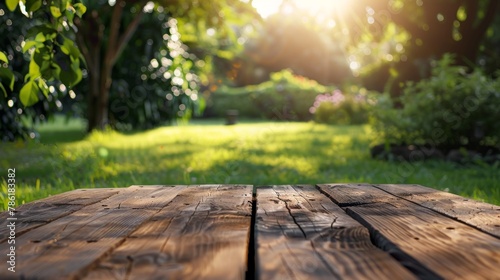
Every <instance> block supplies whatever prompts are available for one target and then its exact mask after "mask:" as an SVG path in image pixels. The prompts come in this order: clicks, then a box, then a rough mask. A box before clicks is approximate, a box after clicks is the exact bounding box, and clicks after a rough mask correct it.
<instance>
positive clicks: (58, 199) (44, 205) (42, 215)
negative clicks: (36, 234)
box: [0, 189, 119, 244]
mask: <svg viewBox="0 0 500 280" xmlns="http://www.w3.org/2000/svg"><path fill="white" fill-rule="evenodd" d="M118 192H119V189H78V190H73V191H69V192H65V193H62V194H58V195H56V196H50V197H47V198H45V199H40V200H37V201H33V202H31V203H27V204H24V205H21V206H19V207H16V211H15V218H17V220H16V235H17V236H21V235H22V234H24V233H25V232H27V231H29V230H31V229H33V228H36V227H39V226H41V225H44V224H47V223H49V222H51V221H53V220H55V219H58V218H60V217H63V216H66V215H69V214H71V213H73V212H75V211H77V210H79V209H82V208H83V207H85V206H87V205H91V204H94V203H97V202H99V201H101V200H104V199H106V198H108V197H111V196H113V195H115V194H117V193H118ZM8 217H9V213H8V212H2V213H0V219H1V220H3V221H5V220H6V219H7V218H8ZM8 235H9V232H8V228H6V227H2V228H0V244H1V243H4V242H5V241H6V240H7V237H8Z"/></svg>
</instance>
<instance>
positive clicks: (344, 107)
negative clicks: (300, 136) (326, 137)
mask: <svg viewBox="0 0 500 280" xmlns="http://www.w3.org/2000/svg"><path fill="white" fill-rule="evenodd" d="M352 89H353V92H351V93H349V94H343V93H342V92H341V91H340V90H338V89H336V90H334V91H333V92H332V93H331V94H329V93H325V94H320V95H318V96H316V99H315V101H314V104H313V106H312V107H311V108H310V109H309V111H310V112H311V113H312V114H314V120H315V121H316V122H318V123H328V124H362V123H367V122H368V114H369V110H370V104H369V96H368V92H367V91H366V90H365V89H361V90H357V88H356V87H353V88H352Z"/></svg>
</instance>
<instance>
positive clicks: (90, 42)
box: [75, 0, 146, 132]
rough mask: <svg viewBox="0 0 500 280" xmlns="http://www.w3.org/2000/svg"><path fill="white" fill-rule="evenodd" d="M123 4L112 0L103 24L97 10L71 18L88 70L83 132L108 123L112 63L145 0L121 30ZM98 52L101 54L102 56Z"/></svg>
mask: <svg viewBox="0 0 500 280" xmlns="http://www.w3.org/2000/svg"><path fill="white" fill-rule="evenodd" d="M125 5H126V1H125V0H117V1H116V3H115V5H114V6H113V8H112V15H111V22H109V25H107V26H106V25H105V23H103V22H102V21H101V19H100V16H99V11H97V10H94V11H91V12H89V13H87V14H86V16H85V20H84V21H80V20H78V19H77V20H76V21H75V23H76V25H77V26H78V29H79V32H77V34H76V39H77V44H78V46H79V48H80V50H81V51H82V54H83V56H84V57H85V61H86V63H87V70H88V74H89V77H88V83H89V92H88V95H87V120H88V125H87V132H91V131H92V130H103V129H105V128H106V125H108V105H109V92H110V88H111V83H112V70H113V66H114V65H115V63H116V60H117V59H118V57H119V56H120V55H121V53H122V52H123V49H124V47H125V46H126V45H127V43H128V41H129V40H130V38H131V37H132V35H133V34H134V32H135V31H136V30H137V27H138V25H139V23H140V21H141V18H142V16H143V8H144V5H146V3H143V4H142V6H141V8H140V9H139V10H138V11H137V12H136V14H135V16H134V18H133V19H132V21H131V22H129V23H128V25H127V26H126V28H124V30H123V32H120V31H121V26H122V14H123V10H124V7H125ZM105 31H108V34H107V35H108V36H107V44H106V43H103V41H105V40H103V38H104V36H105V34H104V32H105ZM103 47H104V49H103ZM101 54H103V55H104V56H103V57H102V56H101Z"/></svg>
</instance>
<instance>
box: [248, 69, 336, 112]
mask: <svg viewBox="0 0 500 280" xmlns="http://www.w3.org/2000/svg"><path fill="white" fill-rule="evenodd" d="M326 89H327V88H326V87H325V86H323V85H320V84H318V83H317V82H316V81H313V80H309V79H307V78H304V77H302V76H296V75H294V74H293V73H292V72H291V71H290V70H283V71H281V72H277V73H273V74H271V80H270V81H268V82H265V83H263V84H261V86H260V87H259V88H258V90H257V91H255V92H253V93H252V94H251V96H250V98H251V99H252V101H253V103H254V104H255V105H256V106H257V108H258V109H259V110H260V112H261V115H262V116H263V117H265V118H268V119H279V120H300V121H306V120H310V119H311V117H312V114H311V113H310V112H309V107H310V105H311V104H312V103H313V102H314V99H315V97H316V95H318V93H322V92H325V91H326Z"/></svg>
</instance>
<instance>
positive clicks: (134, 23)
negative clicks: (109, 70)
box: [111, 4, 145, 64]
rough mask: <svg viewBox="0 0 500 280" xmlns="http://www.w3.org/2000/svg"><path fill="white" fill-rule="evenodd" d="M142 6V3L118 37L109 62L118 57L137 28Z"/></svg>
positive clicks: (113, 61) (141, 14)
mask: <svg viewBox="0 0 500 280" xmlns="http://www.w3.org/2000/svg"><path fill="white" fill-rule="evenodd" d="M144 6H145V4H143V5H142V6H141V8H140V9H139V11H138V12H137V14H136V15H135V17H134V19H133V20H132V21H131V22H130V23H129V24H128V26H127V28H126V29H125V31H124V32H123V34H122V35H121V36H120V39H119V40H118V44H117V45H116V49H115V51H114V56H113V57H112V60H111V62H112V63H113V64H114V63H115V62H116V60H117V59H118V57H120V55H121V53H122V52H123V49H124V48H125V46H126V45H127V44H128V42H129V41H130V38H131V37H132V35H133V34H134V33H135V31H136V30H137V27H138V26H139V23H140V22H141V19H142V16H143V15H144V12H143V10H144Z"/></svg>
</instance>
